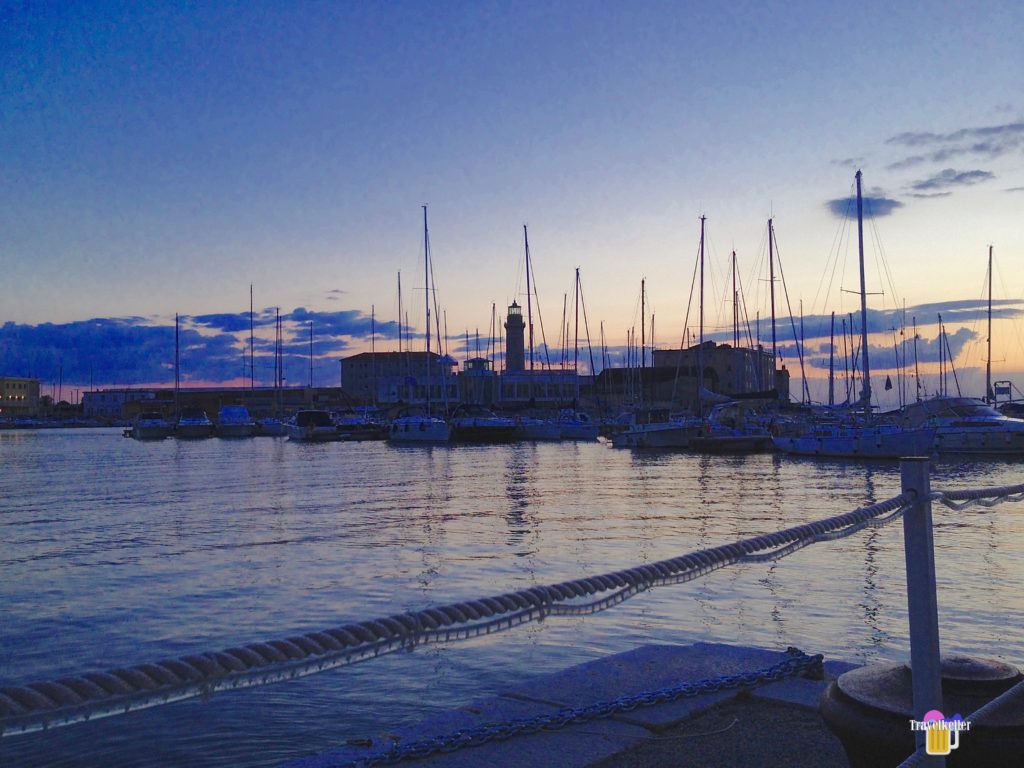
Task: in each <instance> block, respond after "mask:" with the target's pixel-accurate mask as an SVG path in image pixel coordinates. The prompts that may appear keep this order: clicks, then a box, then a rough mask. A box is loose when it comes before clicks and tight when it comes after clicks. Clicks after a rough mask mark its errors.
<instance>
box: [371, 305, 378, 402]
mask: <svg viewBox="0 0 1024 768" xmlns="http://www.w3.org/2000/svg"><path fill="white" fill-rule="evenodd" d="M370 360H371V370H372V371H373V404H374V405H376V404H377V307H376V306H374V305H373V304H371V305H370Z"/></svg>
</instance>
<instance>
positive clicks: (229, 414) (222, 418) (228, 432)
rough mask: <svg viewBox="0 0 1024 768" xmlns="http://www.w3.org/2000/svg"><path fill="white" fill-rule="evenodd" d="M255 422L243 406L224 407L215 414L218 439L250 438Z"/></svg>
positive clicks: (254, 429)
mask: <svg viewBox="0 0 1024 768" xmlns="http://www.w3.org/2000/svg"><path fill="white" fill-rule="evenodd" d="M255 432H256V422H254V421H253V419H252V416H250V415H249V409H248V408H246V407H245V406H244V405H225V406H222V407H221V409H220V411H219V412H218V413H217V435H218V436H219V437H252V436H253V435H254V434H255Z"/></svg>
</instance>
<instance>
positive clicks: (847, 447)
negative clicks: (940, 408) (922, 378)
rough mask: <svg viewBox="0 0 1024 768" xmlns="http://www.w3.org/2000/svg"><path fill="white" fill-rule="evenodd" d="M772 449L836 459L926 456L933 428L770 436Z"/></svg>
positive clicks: (928, 451) (929, 452)
mask: <svg viewBox="0 0 1024 768" xmlns="http://www.w3.org/2000/svg"><path fill="white" fill-rule="evenodd" d="M772 444H773V445H774V446H775V448H776V450H779V451H782V452H783V453H790V454H794V455H797V456H820V457H823V458H837V459H899V458H902V457H905V456H930V455H931V454H932V452H933V450H934V444H935V430H933V429H913V430H903V431H886V430H879V429H874V428H870V427H869V428H865V429H851V430H843V431H842V432H841V433H839V434H813V433H812V434H808V435H800V436H780V437H773V438H772Z"/></svg>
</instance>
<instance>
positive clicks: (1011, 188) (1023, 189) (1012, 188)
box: [1006, 187, 1024, 192]
mask: <svg viewBox="0 0 1024 768" xmlns="http://www.w3.org/2000/svg"><path fill="white" fill-rule="evenodd" d="M1006 191H1007V192H1024V187H1010V188H1009V189H1007V190H1006Z"/></svg>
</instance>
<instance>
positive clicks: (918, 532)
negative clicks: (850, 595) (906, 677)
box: [900, 457, 946, 766]
mask: <svg viewBox="0 0 1024 768" xmlns="http://www.w3.org/2000/svg"><path fill="white" fill-rule="evenodd" d="M929 465H930V459H927V458H921V457H912V458H905V459H903V460H902V461H901V462H900V477H901V480H902V485H903V492H904V493H906V492H908V491H910V492H913V493H914V494H915V499H914V503H913V505H912V506H911V508H910V509H909V510H907V512H906V514H904V515H903V545H904V550H905V552H906V559H907V612H908V614H909V618H910V667H911V670H912V676H913V693H914V719H915V720H918V721H921V720H922V719H923V717H924V714H925V713H926V712H928V711H930V710H933V709H938V710H940V711H941V710H942V670H941V668H940V664H939V611H938V602H937V600H936V596H935V548H934V544H933V540H932V501H931V479H930V478H929V475H928V469H929ZM914 735H915V738H916V742H917V748H918V749H921V748H922V747H923V746H924V742H925V735H926V734H925V732H924V731H916V732H915V734H914ZM926 760H927V761H926V763H925V764H926V765H932V766H944V765H945V764H946V761H945V758H943V757H934V756H929V757H928V758H927V759H926Z"/></svg>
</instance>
